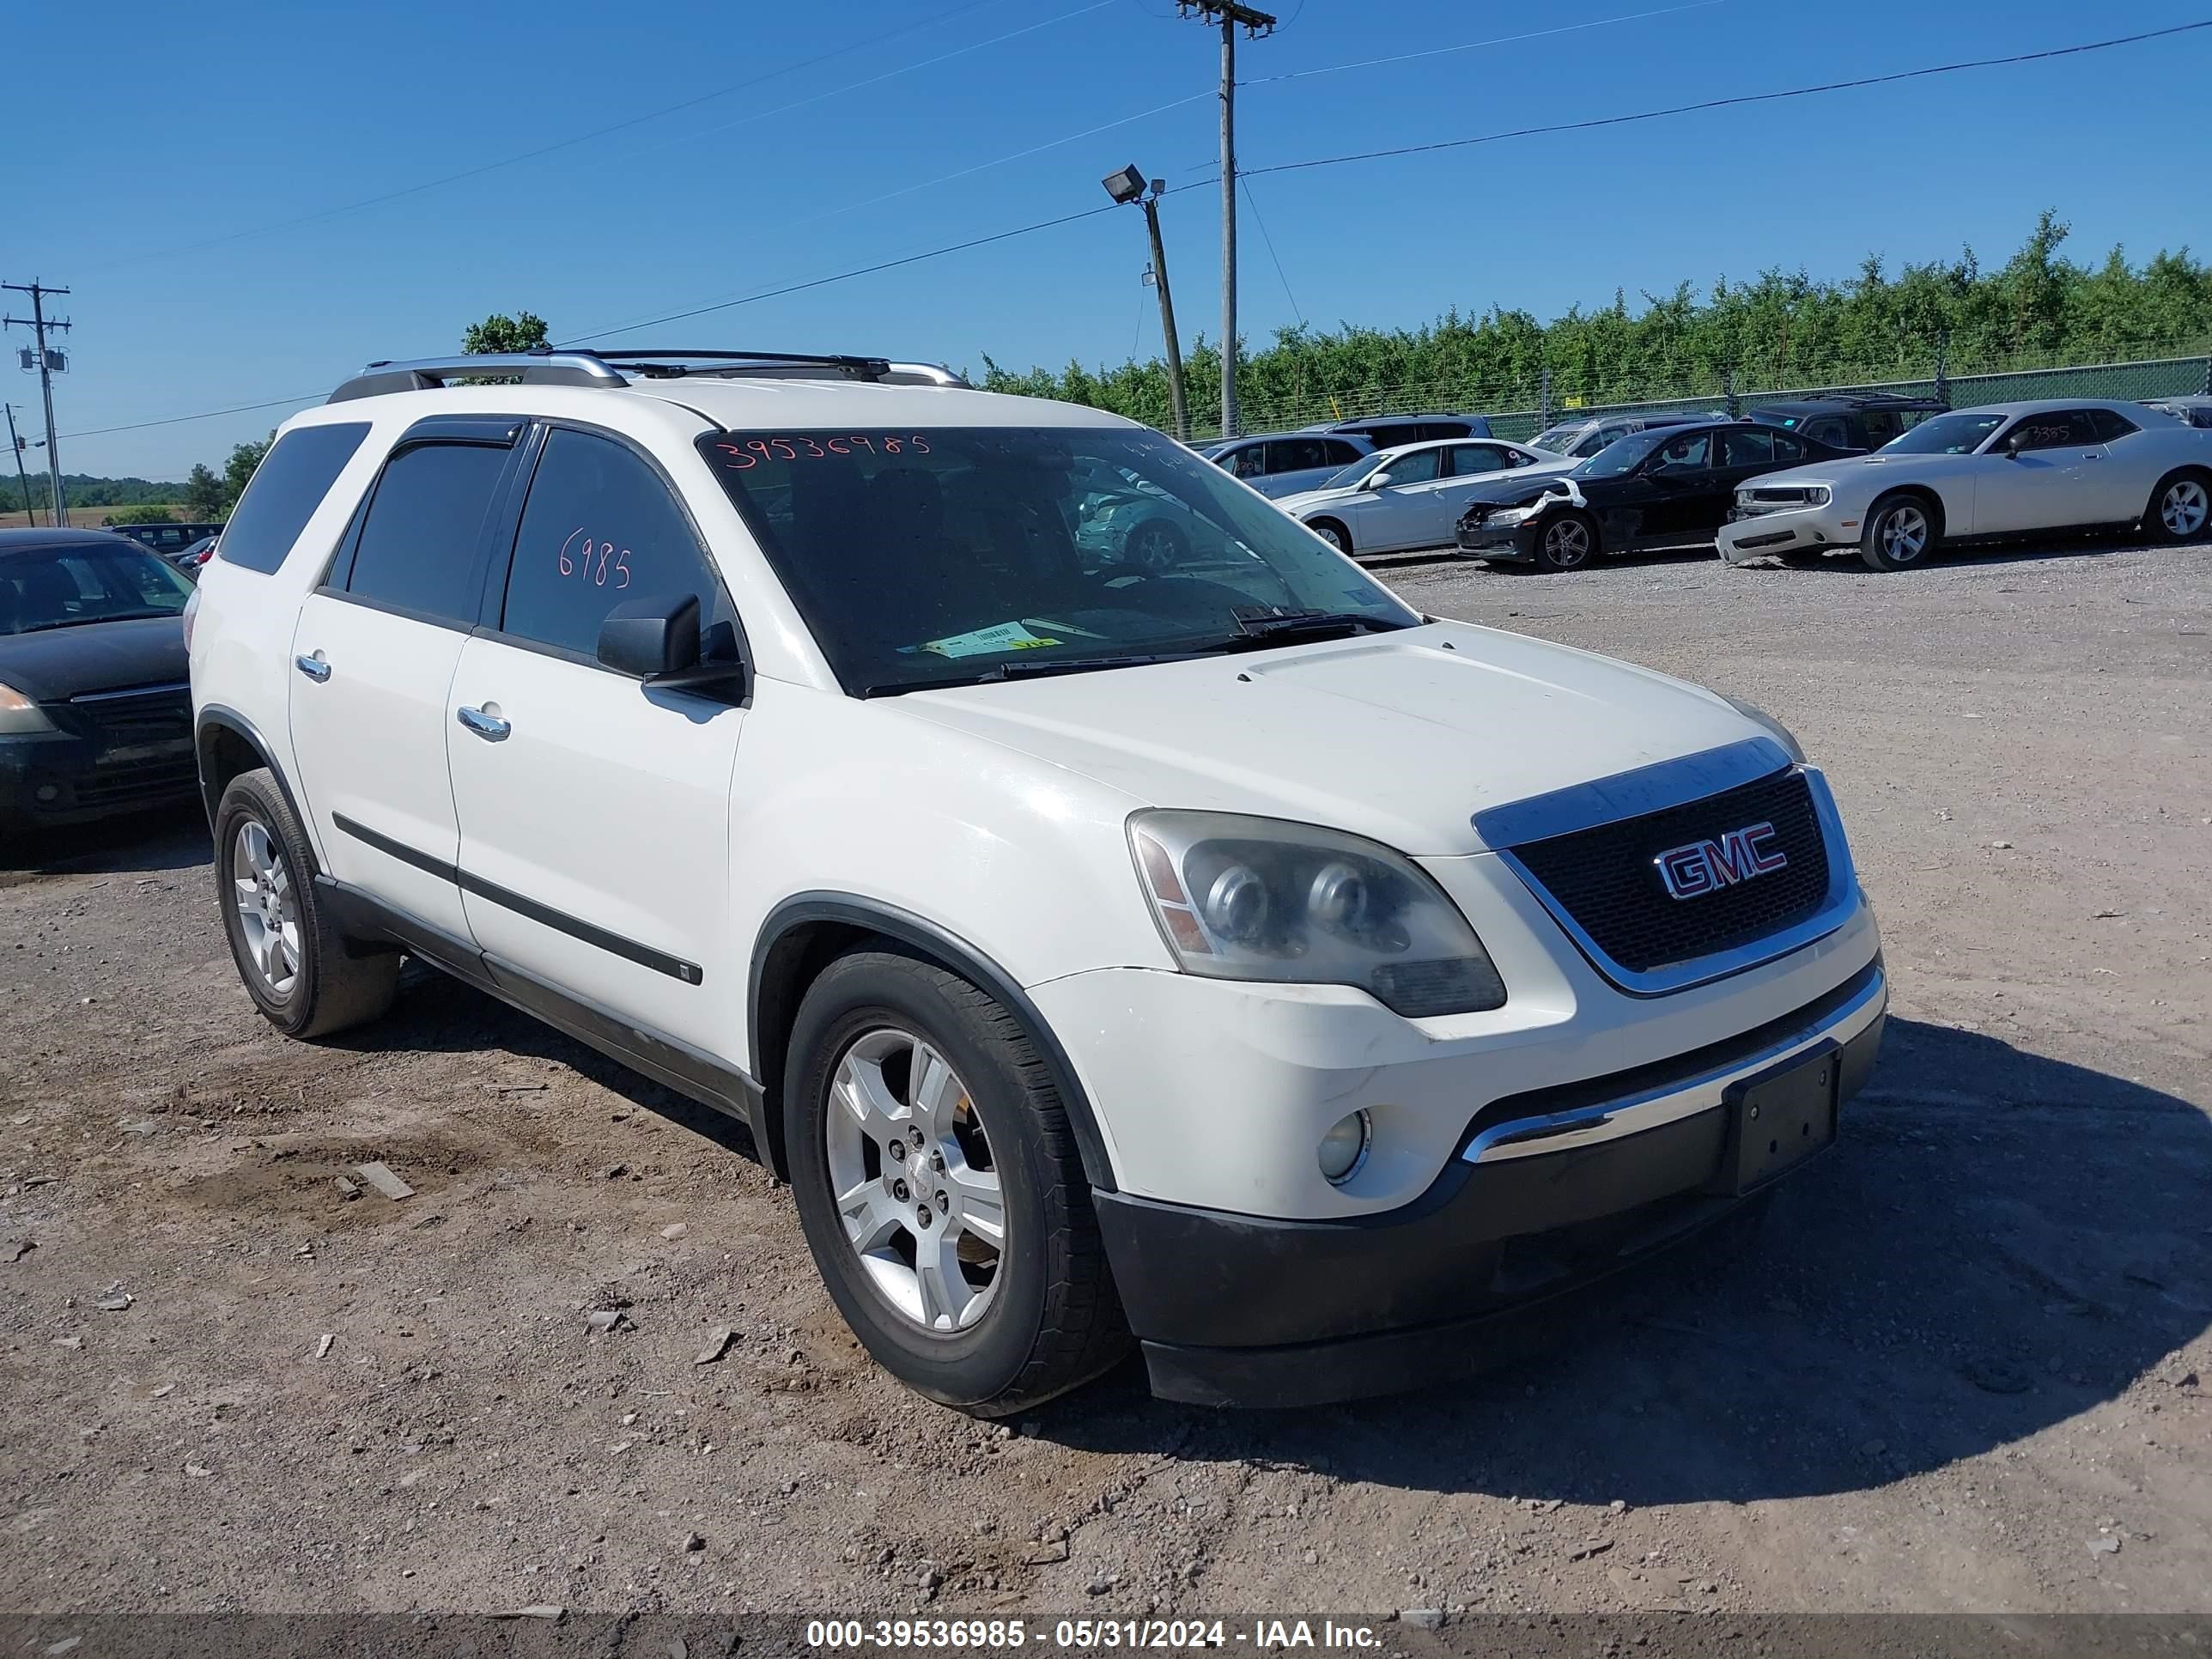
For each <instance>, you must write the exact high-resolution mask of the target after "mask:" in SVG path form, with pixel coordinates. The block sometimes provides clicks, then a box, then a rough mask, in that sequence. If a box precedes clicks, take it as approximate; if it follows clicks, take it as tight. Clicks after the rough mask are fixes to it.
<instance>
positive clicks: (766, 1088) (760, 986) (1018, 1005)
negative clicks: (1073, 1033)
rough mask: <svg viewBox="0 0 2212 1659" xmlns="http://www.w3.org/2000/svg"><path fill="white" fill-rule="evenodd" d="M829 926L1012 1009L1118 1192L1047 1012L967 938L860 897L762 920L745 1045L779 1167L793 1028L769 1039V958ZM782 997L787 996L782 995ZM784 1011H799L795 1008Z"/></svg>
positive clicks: (1091, 1156)
mask: <svg viewBox="0 0 2212 1659" xmlns="http://www.w3.org/2000/svg"><path fill="white" fill-rule="evenodd" d="M821 922H829V923H834V924H836V925H838V926H841V927H851V928H855V929H858V930H860V931H861V932H864V933H875V934H878V935H880V936H881V937H883V938H884V939H891V940H894V941H896V943H898V944H901V945H905V946H907V947H908V949H910V950H913V951H916V952H918V953H919V954H921V955H922V956H925V957H929V958H931V959H932V960H933V961H935V962H938V963H941V964H942V965H943V966H945V968H947V969H951V971H952V972H954V973H956V974H958V975H961V977H963V979H966V980H968V981H970V982H971V983H973V984H974V985H975V987H976V988H977V989H979V990H981V991H982V992H984V993H986V994H987V995H989V996H990V997H992V998H993V999H994V1000H996V1001H998V1002H1000V1003H1001V1004H1003V1005H1004V1006H1006V1008H1007V1009H1008V1010H1009V1011H1011V1012H1012V1014H1013V1016H1014V1018H1017V1019H1018V1020H1019V1021H1021V1023H1022V1029H1023V1030H1024V1031H1025V1032H1027V1033H1028V1035H1029V1038H1030V1042H1034V1043H1035V1044H1036V1047H1037V1053H1038V1055H1039V1056H1040V1057H1041V1058H1042V1060H1044V1062H1045V1065H1046V1066H1047V1067H1048V1069H1049V1070H1050V1072H1051V1073H1052V1081H1053V1087H1054V1090H1055V1091H1057V1092H1058V1094H1059V1096H1060V1104H1061V1106H1062V1107H1063V1108H1065V1109H1066V1112H1067V1121H1068V1127H1070V1128H1071V1129H1073V1131H1074V1133H1075V1141H1076V1146H1077V1149H1078V1150H1079V1152H1081V1153H1082V1156H1083V1173H1084V1177H1085V1179H1086V1180H1087V1181H1089V1182H1090V1183H1091V1190H1092V1191H1094V1192H1101V1193H1111V1192H1116V1191H1119V1190H1120V1188H1118V1187H1117V1186H1116V1185H1115V1180H1114V1166H1113V1162H1112V1160H1111V1159H1110V1158H1109V1157H1108V1156H1107V1152H1106V1140H1105V1137H1104V1136H1103V1134H1101V1133H1099V1128H1098V1118H1097V1112H1096V1110H1095V1109H1093V1107H1092V1106H1091V1097H1090V1096H1089V1095H1088V1094H1086V1093H1085V1091H1084V1088H1083V1085H1082V1083H1081V1082H1080V1081H1079V1079H1077V1077H1076V1074H1075V1067H1074V1065H1073V1063H1072V1062H1071V1061H1070V1060H1069V1059H1068V1057H1067V1051H1066V1048H1062V1047H1061V1046H1060V1039H1059V1037H1058V1036H1055V1035H1054V1032H1053V1030H1052V1027H1051V1026H1050V1025H1048V1024H1046V1022H1045V1018H1044V1015H1043V1014H1042V1012H1040V1011H1039V1009H1038V1008H1037V1006H1036V1003H1034V1002H1032V1001H1031V1000H1030V998H1029V995H1028V994H1027V993H1026V992H1024V990H1023V989H1022V987H1020V985H1019V984H1018V983H1017V982H1016V981H1015V980H1014V977H1013V975H1011V974H1009V973H1007V972H1006V970H1005V969H1003V968H1000V966H999V965H998V964H997V963H994V962H993V961H992V960H991V959H990V958H989V957H986V956H985V955H984V954H983V953H982V952H981V951H978V950H977V949H976V948H975V946H974V945H970V944H969V942H968V941H967V940H966V939H962V938H961V937H960V936H959V935H957V933H952V932H951V931H950V930H948V929H946V928H945V927H939V925H938V924H937V923H935V922H933V921H930V920H929V919H928V918H927V917H926V916H918V915H915V914H914V913H913V912H912V911H910V910H904V909H901V908H899V907H898V906H896V905H895V904H887V903H884V902H882V901H881V900H878V899H871V898H865V897H862V896H860V895H859V894H856V893H836V892H807V893H798V894H794V895H793V896H791V897H790V898H787V899H786V900H784V901H783V902H781V904H779V905H777V906H776V907H775V909H773V910H771V911H769V914H768V917H767V919H766V920H765V921H763V922H762V923H761V928H760V933H759V934H758V936H757V938H756V939H755V940H754V944H753V952H752V965H751V971H750V976H749V978H748V981H747V984H746V987H745V1031H746V1041H747V1046H748V1048H749V1049H750V1053H749V1054H748V1055H747V1066H746V1069H747V1070H748V1071H749V1072H750V1073H751V1075H752V1076H754V1077H755V1078H757V1079H759V1081H760V1085H761V1087H762V1089H763V1092H764V1095H765V1097H766V1100H767V1106H766V1108H765V1115H767V1116H768V1117H769V1119H771V1120H772V1121H773V1122H774V1123H775V1126H776V1132H775V1139H776V1142H777V1148H776V1152H775V1164H776V1165H777V1166H779V1169H780V1166H781V1164H782V1162H783V1159H782V1152H781V1140H782V1135H781V1121H782V1118H781V1092H782V1081H783V1066H784V1059H785V1056H784V1054H783V1042H784V1036H785V1033H786V1031H787V1030H788V1020H787V1019H783V1018H780V1019H779V1020H778V1022H777V1024H778V1026H779V1029H778V1030H776V1031H775V1033H774V1035H773V1038H772V1040H769V1041H764V1040H763V1037H764V1036H765V1035H766V1034H764V1033H763V1030H762V1026H761V1015H762V1004H763V994H764V993H767V992H770V991H776V990H777V989H778V987H775V986H772V985H771V984H770V983H769V963H770V958H771V957H772V956H773V954H774V953H775V948H776V946H777V945H778V944H779V943H780V942H781V941H783V940H785V939H788V938H789V937H790V936H791V935H792V934H793V933H794V932H795V931H796V930H798V929H799V928H802V927H807V926H809V925H811V924H814V923H821ZM778 994H779V996H780V995H781V993H780V991H778ZM783 1012H795V1008H793V1009H788V1010H785V1011H783Z"/></svg>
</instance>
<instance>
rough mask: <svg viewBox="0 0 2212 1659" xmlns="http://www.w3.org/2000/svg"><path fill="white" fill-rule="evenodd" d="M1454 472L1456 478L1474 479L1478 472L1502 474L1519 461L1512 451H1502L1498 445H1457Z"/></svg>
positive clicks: (1453, 465) (1453, 458)
mask: <svg viewBox="0 0 2212 1659" xmlns="http://www.w3.org/2000/svg"><path fill="white" fill-rule="evenodd" d="M1451 458H1452V472H1453V474H1454V475H1455V477H1462V478H1466V477H1473V476H1474V475H1475V474H1476V473H1478V472H1502V471H1504V470H1505V469H1506V468H1507V467H1509V466H1511V465H1514V464H1515V463H1516V461H1518V460H1519V459H1520V458H1519V457H1518V456H1516V454H1514V453H1513V452H1512V451H1511V450H1510V449H1500V448H1499V447H1498V446H1497V445H1496V444H1455V445H1453V446H1452V451H1451Z"/></svg>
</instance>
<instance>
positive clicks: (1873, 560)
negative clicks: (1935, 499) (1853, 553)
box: [1859, 495, 1943, 570]
mask: <svg viewBox="0 0 2212 1659" xmlns="http://www.w3.org/2000/svg"><path fill="white" fill-rule="evenodd" d="M1942 539H1943V532H1942V531H1941V530H1939V529H1938V528H1937V527H1936V514H1935V511H1934V509H1932V508H1931V507H1929V505H1928V503H1927V502H1926V501H1922V500H1921V499H1920V498H1919V497H1917V496H1916V495H1900V496H1898V497H1897V498H1895V499H1894V500H1892V501H1877V502H1875V509H1874V511H1873V512H1871V513H1868V514H1867V521H1866V530H1865V532H1864V533H1863V534H1862V535H1861V536H1860V538H1859V556H1860V557H1861V558H1862V559H1863V560H1865V561H1866V564H1867V568H1869V570H1909V569H1911V568H1913V567H1914V566H1916V565H1923V564H1925V563H1927V562H1928V561H1929V557H1930V556H1932V555H1933V554H1934V553H1935V551H1936V544H1938V543H1939V542H1941V541H1942Z"/></svg>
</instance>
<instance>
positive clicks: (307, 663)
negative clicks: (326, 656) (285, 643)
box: [292, 652, 331, 685]
mask: <svg viewBox="0 0 2212 1659" xmlns="http://www.w3.org/2000/svg"><path fill="white" fill-rule="evenodd" d="M292 665H293V666H294V667H295V668H296V669H298V670H299V671H301V673H302V674H305V675H306V676H307V678H309V679H311V680H313V681H314V683H315V684H317V685H320V684H322V683H323V682H324V681H325V680H326V679H328V678H330V677H331V665H330V664H328V663H326V662H325V661H324V660H323V659H322V653H320V652H318V653H316V654H315V655H313V656H312V657H295V658H293V659H292Z"/></svg>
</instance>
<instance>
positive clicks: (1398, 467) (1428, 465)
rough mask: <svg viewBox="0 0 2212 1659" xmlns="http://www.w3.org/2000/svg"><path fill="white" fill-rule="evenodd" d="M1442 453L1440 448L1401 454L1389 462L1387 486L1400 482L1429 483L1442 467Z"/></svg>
mask: <svg viewBox="0 0 2212 1659" xmlns="http://www.w3.org/2000/svg"><path fill="white" fill-rule="evenodd" d="M1443 459H1444V453H1443V450H1441V449H1417V450H1415V451H1414V452H1413V453H1412V454H1410V455H1401V456H1400V457H1398V459H1396V460H1395V461H1393V462H1391V463H1390V483H1389V488H1391V489H1395V488H1397V486H1398V485H1400V484H1417V483H1433V482H1435V480H1436V478H1437V476H1438V474H1439V473H1440V472H1441V471H1443Z"/></svg>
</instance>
